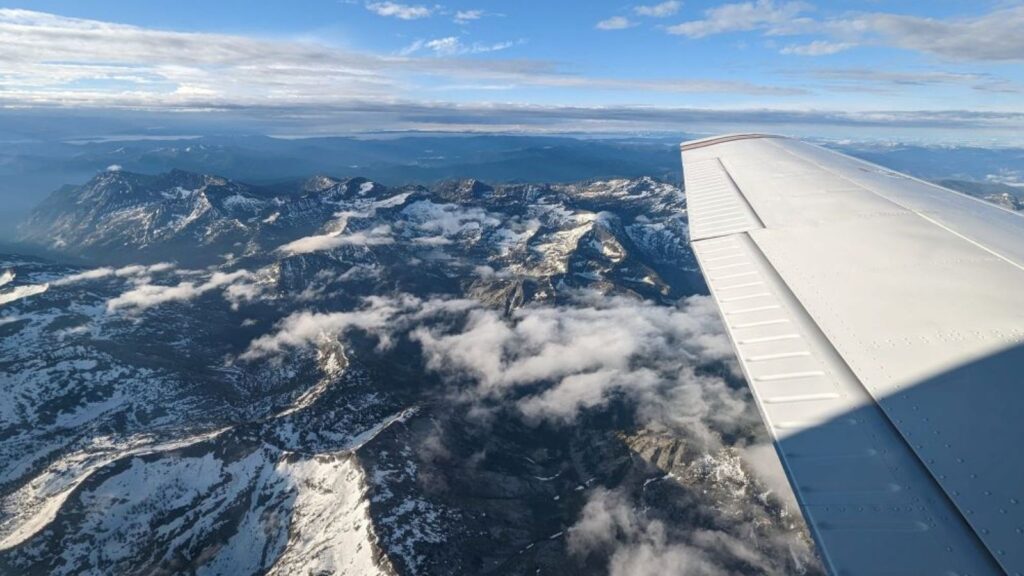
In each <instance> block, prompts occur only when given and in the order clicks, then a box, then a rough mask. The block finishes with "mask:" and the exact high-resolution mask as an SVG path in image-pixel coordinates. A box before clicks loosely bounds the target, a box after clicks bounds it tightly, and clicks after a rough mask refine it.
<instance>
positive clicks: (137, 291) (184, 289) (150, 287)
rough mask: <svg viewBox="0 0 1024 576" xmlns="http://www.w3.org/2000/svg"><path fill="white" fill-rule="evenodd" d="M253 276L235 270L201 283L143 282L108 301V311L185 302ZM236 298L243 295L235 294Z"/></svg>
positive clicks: (139, 308)
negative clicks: (162, 283) (164, 283)
mask: <svg viewBox="0 0 1024 576" xmlns="http://www.w3.org/2000/svg"><path fill="white" fill-rule="evenodd" d="M252 277H253V275H252V273H251V272H248V271H246V270H237V271H235V272H230V273H227V272H214V273H213V274H212V275H211V276H210V278H209V279H207V280H206V281H205V282H203V283H201V284H196V283H194V282H180V283H178V284H175V285H172V286H164V285H158V284H141V285H138V286H136V287H135V288H133V289H132V290H129V291H127V292H125V293H123V294H121V295H120V296H117V297H116V298H112V299H110V300H108V301H107V311H108V312H115V311H119V310H125V311H128V312H133V313H134V312H142V311H144V310H146V309H148V308H152V307H153V306H159V305H161V304H166V303H168V302H184V301H187V300H192V299H193V298H196V297H199V296H201V295H203V294H205V293H207V292H209V291H211V290H214V289H217V288H224V287H230V286H231V285H232V284H233V283H235V282H237V281H239V280H249V279H251V278H252ZM234 296H235V297H236V298H240V297H242V295H239V294H235V295H234Z"/></svg>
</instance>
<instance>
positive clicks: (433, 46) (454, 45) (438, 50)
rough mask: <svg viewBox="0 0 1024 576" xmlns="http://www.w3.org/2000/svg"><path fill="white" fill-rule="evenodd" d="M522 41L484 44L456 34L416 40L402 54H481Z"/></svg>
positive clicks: (506, 47)
mask: <svg viewBox="0 0 1024 576" xmlns="http://www.w3.org/2000/svg"><path fill="white" fill-rule="evenodd" d="M519 43H520V42H496V43H494V44H483V43H480V42H474V43H473V44H466V43H464V42H462V40H460V39H459V38H457V37H455V36H447V37H444V38H435V39H433V40H416V41H415V42H413V43H412V44H410V45H409V46H407V47H405V48H403V49H402V51H401V54H402V55H404V56H408V55H410V54H415V53H417V52H420V51H424V50H429V51H432V52H433V53H434V54H436V55H438V56H461V55H464V54H481V53H486V52H499V51H501V50H507V49H509V48H511V47H513V46H515V45H516V44H519Z"/></svg>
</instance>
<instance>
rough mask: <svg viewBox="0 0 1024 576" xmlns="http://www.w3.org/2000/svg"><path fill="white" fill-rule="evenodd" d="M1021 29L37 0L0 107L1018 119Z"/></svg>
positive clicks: (384, 117) (422, 125)
mask: <svg viewBox="0 0 1024 576" xmlns="http://www.w3.org/2000/svg"><path fill="white" fill-rule="evenodd" d="M1022 31H1024V4H1022V3H1021V2H1007V1H991V2H986V1H977V2H951V1H945V0H932V1H929V2H920V1H918V2H909V1H886V0H875V1H862V2H849V1H839V2H827V3H826V2H817V3H811V2H802V1H772V0H755V1H752V2H740V3H723V2H720V1H700V0H685V1H672V0H669V1H665V2H660V3H659V2H652V3H649V4H647V3H629V2H622V1H610V0H586V1H559V0H548V1H540V0H520V1H514V0H506V1H499V0H452V1H445V2H444V3H442V4H434V3H415V2H389V1H374V0H371V1H356V0H342V1H336V0H333V1H332V0H289V1H287V2H283V1H273V2H252V1H246V2H241V1H225V0H217V1H212V0H203V1H198V0H174V1H156V0H153V1H145V2H139V1H134V0H132V1H127V0H126V1H123V2H115V1H93V0H52V1H37V2H21V3H15V4H14V5H11V6H10V9H5V10H0V106H5V107H7V108H12V107H13V108H16V109H19V110H20V109H22V107H24V106H32V107H44V108H52V107H59V108H62V109H67V108H70V109H73V110H90V111H96V110H101V111H110V110H125V109H132V110H135V111H158V112H166V111H181V110H187V111H190V112H192V113H194V112H195V111H199V110H201V111H205V112H207V113H209V112H210V111H220V112H222V113H225V114H228V113H230V114H235V115H239V114H241V115H245V116H247V117H252V118H260V119H261V120H266V119H268V118H273V119H275V121H276V122H278V123H279V128H278V129H282V130H286V129H285V128H280V126H283V125H285V124H287V123H288V122H289V121H291V122H294V123H295V125H296V126H297V127H298V126H300V125H304V123H307V124H308V123H309V118H313V117H315V118H335V119H337V122H336V123H335V125H336V126H341V125H347V124H352V125H353V126H355V125H356V124H358V122H357V120H359V119H360V118H361V119H362V120H363V121H364V124H366V126H365V127H363V128H361V129H368V128H372V127H373V126H372V125H373V122H374V121H373V120H371V119H372V118H379V121H380V123H381V126H380V128H381V129H396V128H399V129H400V128H416V129H438V128H440V129H445V128H475V129H480V128H487V127H490V128H493V129H517V128H524V126H525V129H534V130H542V129H545V128H550V129H563V130H564V129H575V130H583V131H586V130H604V129H608V128H613V129H614V128H621V127H623V126H626V125H630V124H632V125H636V126H638V127H640V128H643V129H651V130H654V129H658V128H659V127H660V126H664V127H666V128H669V127H671V126H670V125H672V124H674V123H675V121H676V120H678V121H680V122H681V123H685V122H692V121H693V120H694V118H697V117H698V116H699V115H700V114H706V115H707V117H708V118H710V119H712V120H715V119H721V118H722V117H723V115H722V114H721V111H722V110H726V111H730V112H733V111H742V113H740V114H736V115H734V117H735V118H738V119H740V121H741V122H742V121H744V118H746V119H748V120H749V121H751V122H754V121H755V120H756V121H762V120H766V119H767V121H769V122H770V121H773V120H772V119H773V118H774V119H776V120H775V121H781V122H790V121H792V117H793V116H794V115H797V116H799V117H800V118H801V119H802V120H803V121H806V122H809V123H820V124H829V125H833V126H834V125H837V124H838V125H840V126H841V125H843V124H846V123H852V124H858V125H860V124H867V125H870V126H872V127H874V128H875V129H877V130H879V131H880V132H884V129H885V127H886V126H887V125H888V124H893V125H899V126H917V127H923V128H928V129H937V130H960V129H966V130H975V131H978V130H982V131H989V130H991V131H997V132H998V131H1004V132H1007V133H1020V132H1022V128H1024V32H1022ZM602 110H605V111H607V112H608V113H607V114H600V113H598V112H599V111H602ZM8 112H9V111H8ZM681 113H685V114H687V115H688V116H686V117H685V118H684V117H682V116H679V114H681ZM375 115H376V116H375ZM538 118H539V119H540V120H538ZM289 119H290V120H289ZM328 124H331V123H330V122H328ZM296 129H297V130H300V128H296Z"/></svg>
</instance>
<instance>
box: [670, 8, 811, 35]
mask: <svg viewBox="0 0 1024 576" xmlns="http://www.w3.org/2000/svg"><path fill="white" fill-rule="evenodd" d="M811 9H812V6H811V5H810V4H807V3H805V2H775V1H774V0H757V1H756V2H740V3H735V4H723V5H721V6H716V7H714V8H709V9H707V10H705V11H704V18H703V19H701V20H692V21H690V22H683V23H682V24H676V25H675V26H669V27H668V31H669V33H671V34H678V35H680V36H687V37H689V38H704V37H705V36H712V35H715V34H724V33H727V32H745V31H750V30H763V31H765V32H767V33H769V34H783V33H786V32H787V30H789V29H790V28H791V27H793V26H794V25H799V24H801V23H802V22H803V21H802V20H801V19H800V18H799V17H800V15H801V14H803V13H805V12H808V11H810V10H811Z"/></svg>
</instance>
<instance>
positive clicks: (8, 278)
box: [0, 270, 15, 286]
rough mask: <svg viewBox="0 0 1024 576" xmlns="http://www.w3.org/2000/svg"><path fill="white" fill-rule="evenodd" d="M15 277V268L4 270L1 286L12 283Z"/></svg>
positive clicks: (0, 276) (0, 279) (0, 281)
mask: <svg viewBox="0 0 1024 576" xmlns="http://www.w3.org/2000/svg"><path fill="white" fill-rule="evenodd" d="M14 278H15V273H14V270H4V271H3V273H2V274H0V286H5V285H7V284H10V283H11V282H12V281H14Z"/></svg>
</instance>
